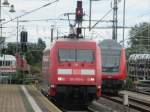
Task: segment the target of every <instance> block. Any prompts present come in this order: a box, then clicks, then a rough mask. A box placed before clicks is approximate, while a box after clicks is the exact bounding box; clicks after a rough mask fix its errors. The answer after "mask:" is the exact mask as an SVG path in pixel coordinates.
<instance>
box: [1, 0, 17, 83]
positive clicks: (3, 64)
mask: <svg viewBox="0 0 150 112" xmlns="http://www.w3.org/2000/svg"><path fill="white" fill-rule="evenodd" d="M2 4H3V5H2ZM2 7H9V3H8V0H4V2H3V3H2V0H0V46H1V44H2V46H1V51H2V49H4V44H5V43H4V42H5V38H4V37H3V27H2V21H3V20H4V19H2ZM9 12H11V13H12V12H15V10H14V5H11V6H10V10H9ZM3 51H4V55H3V56H4V60H3V63H2V66H5V63H4V62H5V50H3ZM1 53H2V52H1ZM10 83H11V77H10Z"/></svg>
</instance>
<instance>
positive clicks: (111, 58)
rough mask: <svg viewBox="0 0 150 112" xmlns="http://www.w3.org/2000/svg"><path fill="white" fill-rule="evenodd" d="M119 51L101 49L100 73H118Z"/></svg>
mask: <svg viewBox="0 0 150 112" xmlns="http://www.w3.org/2000/svg"><path fill="white" fill-rule="evenodd" d="M120 56H121V50H119V49H102V72H108V73H109V72H110V73H113V72H119V65H120Z"/></svg>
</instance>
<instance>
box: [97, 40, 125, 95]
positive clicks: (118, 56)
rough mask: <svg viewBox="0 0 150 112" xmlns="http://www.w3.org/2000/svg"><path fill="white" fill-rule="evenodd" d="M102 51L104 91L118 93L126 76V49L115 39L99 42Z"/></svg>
mask: <svg viewBox="0 0 150 112" xmlns="http://www.w3.org/2000/svg"><path fill="white" fill-rule="evenodd" d="M99 46H100V48H101V51H102V80H103V81H102V92H103V93H111V94H118V91H119V90H120V89H121V88H122V85H123V82H124V80H125V78H126V56H125V49H124V48H123V47H122V46H121V45H120V44H119V43H117V42H116V41H115V40H111V39H106V40H103V41H102V42H100V44H99Z"/></svg>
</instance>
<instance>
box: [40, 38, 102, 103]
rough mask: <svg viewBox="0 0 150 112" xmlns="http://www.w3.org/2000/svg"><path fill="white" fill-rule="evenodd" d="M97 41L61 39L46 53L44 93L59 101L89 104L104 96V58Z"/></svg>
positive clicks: (44, 61)
mask: <svg viewBox="0 0 150 112" xmlns="http://www.w3.org/2000/svg"><path fill="white" fill-rule="evenodd" d="M99 57H100V50H99V47H98V46H97V44H96V42H95V41H92V40H86V39H75V38H74V39H73V38H72V39H69V38H61V39H58V40H56V41H55V42H54V43H53V44H52V46H51V48H50V49H47V50H45V51H44V56H43V67H42V70H43V75H44V83H43V87H44V89H42V91H44V92H47V93H48V95H49V96H51V97H52V98H55V99H56V101H57V100H58V101H60V100H61V101H67V102H71V104H72V103H73V102H80V103H85V102H86V103H88V102H91V101H92V100H93V99H95V98H97V97H99V96H101V58H99Z"/></svg>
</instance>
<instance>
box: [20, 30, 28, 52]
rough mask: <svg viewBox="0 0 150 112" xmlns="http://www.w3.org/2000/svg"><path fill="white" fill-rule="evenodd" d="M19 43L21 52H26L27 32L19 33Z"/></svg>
mask: <svg viewBox="0 0 150 112" xmlns="http://www.w3.org/2000/svg"><path fill="white" fill-rule="evenodd" d="M20 37H21V38H20V42H21V50H22V52H26V51H27V42H28V32H27V31H22V32H21V33H20Z"/></svg>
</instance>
